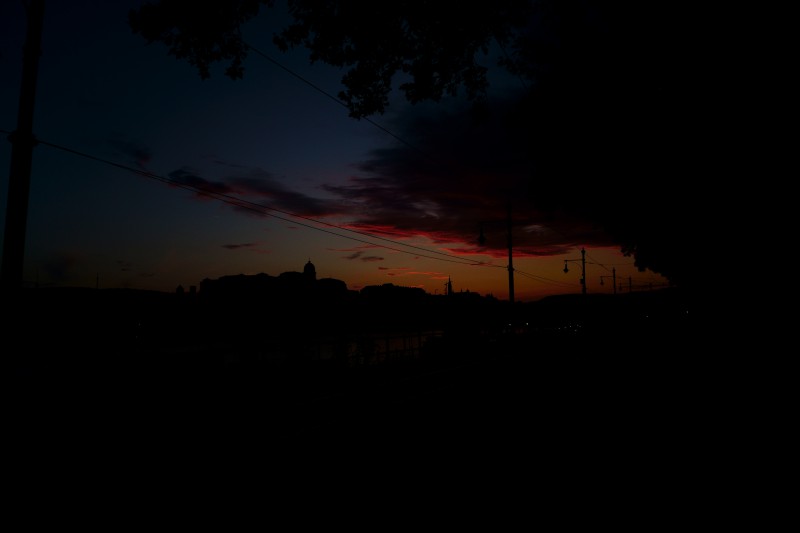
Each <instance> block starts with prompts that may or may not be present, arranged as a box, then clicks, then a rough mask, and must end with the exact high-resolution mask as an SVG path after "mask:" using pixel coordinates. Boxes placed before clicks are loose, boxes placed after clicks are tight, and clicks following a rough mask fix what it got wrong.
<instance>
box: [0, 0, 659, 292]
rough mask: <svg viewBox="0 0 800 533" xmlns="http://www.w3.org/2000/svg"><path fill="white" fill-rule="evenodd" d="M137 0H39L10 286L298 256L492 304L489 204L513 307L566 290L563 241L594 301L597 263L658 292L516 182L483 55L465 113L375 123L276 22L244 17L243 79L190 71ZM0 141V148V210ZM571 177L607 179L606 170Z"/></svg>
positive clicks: (452, 106)
mask: <svg viewBox="0 0 800 533" xmlns="http://www.w3.org/2000/svg"><path fill="white" fill-rule="evenodd" d="M21 4H22V3H21V2H18V3H5V4H4V5H3V7H2V12H0V21H2V22H0V24H2V27H0V35H1V37H0V54H1V55H0V62H2V63H0V70H1V71H2V72H3V76H2V81H0V130H3V131H4V132H5V134H4V135H7V134H8V133H9V132H11V131H13V130H14V129H15V120H16V114H17V104H18V94H19V79H20V72H21V63H22V43H23V40H24V37H25V15H24V10H23V6H22V5H21ZM142 4H143V2H136V1H134V2H113V3H108V4H101V5H97V4H96V3H92V2H79V3H77V4H76V3H71V4H70V5H69V6H67V5H64V4H62V3H59V2H47V3H46V7H45V18H44V28H43V42H42V55H41V58H40V63H39V77H38V85H37V94H36V108H35V115H34V134H35V135H36V137H37V139H38V140H39V141H40V144H39V145H38V146H37V147H36V148H35V149H34V157H33V171H32V177H31V196H30V203H29V216H28V230H27V245H26V260H25V266H24V279H25V283H26V285H28V286H32V285H39V286H84V287H95V286H99V287H101V288H112V287H130V288H138V289H147V290H159V291H166V292H173V291H174V290H175V288H176V287H177V286H178V285H181V286H183V287H185V288H188V287H190V286H199V284H200V283H201V281H202V280H203V279H206V278H212V279H213V278H220V277H223V276H231V275H238V274H246V275H255V274H258V273H262V272H263V273H271V274H275V273H280V272H285V271H291V270H296V268H297V266H296V265H298V264H302V263H304V262H305V261H306V260H307V259H309V258H313V263H314V264H315V266H316V269H317V273H318V275H319V276H320V277H323V278H333V279H339V280H342V281H344V282H345V283H346V285H347V287H348V289H351V290H359V289H361V288H363V287H365V286H370V285H382V284H384V283H393V284H396V285H400V286H406V287H418V288H421V289H422V290H424V291H425V292H427V293H430V294H437V293H438V294H441V293H443V292H444V291H445V287H446V284H447V283H448V281H451V283H452V284H453V286H454V288H455V290H456V291H464V290H469V291H472V292H476V293H479V294H482V295H493V296H495V297H497V298H499V299H506V298H508V277H507V263H508V257H507V255H508V250H507V233H506V229H507V224H508V220H507V218H506V217H507V208H508V205H509V203H510V205H511V222H512V224H511V226H512V228H513V230H512V240H513V246H512V249H513V261H514V268H515V297H516V299H517V300H519V301H530V300H536V299H539V298H541V297H543V296H546V295H549V294H564V293H580V292H581V290H582V287H583V286H582V285H581V283H580V279H581V275H582V273H581V266H580V265H579V264H577V263H576V262H575V260H576V259H578V258H580V257H581V252H580V251H581V249H585V250H586V252H587V256H586V259H587V263H586V287H587V289H588V291H589V292H591V293H609V294H610V293H612V292H613V290H614V283H613V282H612V281H611V279H612V273H613V279H614V280H615V281H616V284H617V286H616V288H617V289H619V290H622V291H625V292H628V291H630V290H631V289H632V290H634V291H637V290H649V289H650V288H652V287H655V288H658V287H662V286H664V285H665V284H666V280H665V279H664V278H663V277H661V276H659V275H656V274H653V273H652V272H649V271H646V272H639V271H638V270H637V269H636V268H635V267H634V266H633V258H632V257H625V256H623V255H622V253H621V252H620V251H619V250H620V245H619V243H618V242H616V241H615V240H614V238H612V237H611V236H609V235H608V234H607V233H606V232H605V231H603V230H602V229H601V228H599V227H597V226H594V225H592V224H591V221H589V220H587V219H579V218H575V217H573V216H571V215H565V216H563V217H555V218H553V217H551V214H548V213H545V212H544V211H542V210H541V209H539V208H538V207H535V206H534V205H533V204H532V203H531V201H530V198H531V197H536V196H538V195H540V194H546V193H547V191H548V189H549V185H548V183H547V182H542V183H539V184H538V185H536V186H532V185H531V184H530V183H529V181H528V180H529V177H530V172H531V170H530V168H529V166H528V165H529V163H530V161H528V160H527V156H525V157H523V154H525V153H526V152H525V147H524V143H523V140H522V138H521V137H519V130H518V129H514V128H512V129H509V128H508V127H507V125H505V124H504V123H503V121H502V120H501V117H503V116H505V115H504V112H505V111H507V110H509V109H510V106H511V105H513V104H514V103H515V102H518V100H519V96H520V92H521V90H523V89H522V87H521V84H520V80H519V79H517V78H515V77H512V76H509V75H507V74H505V73H504V72H503V71H502V70H501V69H499V68H497V67H495V66H494V64H495V62H496V60H497V58H498V57H499V56H500V55H502V51H501V50H499V49H496V48H493V49H491V50H490V53H489V55H488V56H487V58H486V61H485V62H486V65H487V67H489V68H490V80H491V81H492V85H491V87H490V91H489V100H488V102H489V105H490V106H491V107H490V109H491V111H492V112H491V113H490V114H489V115H487V117H488V118H487V119H486V120H484V121H482V122H479V123H476V122H473V121H472V118H474V117H473V114H472V111H471V110H470V108H469V107H468V106H467V105H466V102H465V100H464V99H463V98H460V97H452V98H448V99H446V100H445V101H443V102H441V103H437V104H433V103H422V104H418V105H410V104H408V103H407V102H405V101H403V100H402V99H401V98H399V97H396V96H393V98H392V102H391V106H390V108H389V109H388V112H387V113H386V114H385V115H383V116H376V117H373V118H372V119H371V120H355V119H352V118H350V117H348V114H347V110H346V109H345V108H343V107H342V106H341V105H339V104H338V103H337V102H336V101H335V99H334V98H332V97H331V95H336V94H337V92H338V91H339V89H340V80H339V78H340V77H341V73H342V71H340V70H338V69H335V68H332V67H329V66H327V65H324V64H314V65H309V64H308V58H307V52H306V51H305V50H301V49H298V50H293V51H291V52H289V53H287V54H282V53H280V52H279V51H278V50H276V48H275V47H274V45H273V44H272V43H271V35H272V31H274V30H276V29H277V28H279V27H280V25H281V24H282V23H283V22H284V19H279V20H277V21H273V20H271V18H270V17H268V16H264V17H259V18H258V19H256V20H255V21H253V22H251V23H249V24H248V25H247V26H246V32H245V34H246V35H245V37H246V39H247V40H248V42H250V43H251V44H252V45H253V46H254V47H256V48H257V49H258V50H259V52H264V53H265V54H266V57H265V56H264V55H259V54H256V53H251V54H250V55H249V56H248V58H247V60H246V63H245V68H246V75H245V76H244V77H243V79H241V80H236V81H232V80H230V79H228V78H227V77H225V76H224V75H223V74H222V71H221V67H220V70H212V76H211V77H210V78H209V79H207V80H202V81H201V80H200V79H199V77H198V75H197V72H196V71H195V69H194V68H193V67H192V66H191V65H188V64H187V63H185V62H184V61H180V60H176V59H175V58H174V57H171V56H168V55H167V53H166V52H165V49H164V48H163V46H161V45H160V44H158V43H153V44H149V45H148V44H146V43H145V41H144V40H143V39H142V38H141V36H138V35H135V34H134V33H133V32H132V31H131V28H130V26H129V25H128V19H127V15H128V11H129V10H130V9H131V8H134V7H139V6H141V5H142ZM272 59H274V61H273V60H272ZM276 62H277V63H279V65H278V64H276ZM593 134H597V131H595V132H594V133H593ZM10 152H11V148H10V144H9V143H2V145H0V174H1V175H2V178H0V190H2V199H3V201H2V206H0V209H5V203H6V197H7V189H8V171H7V169H8V166H9V158H10ZM590 155H591V156H592V157H594V156H596V155H597V154H590ZM616 156H617V157H626V156H625V155H624V154H622V155H620V154H617V155H616ZM575 157H576V158H577V159H580V158H582V157H586V156H585V155H581V154H575ZM115 165H117V166H115ZM123 167H124V168H123ZM563 179H565V180H567V181H569V180H571V179H576V180H577V178H575V177H571V176H566V177H564V178H563ZM584 179H585V178H581V180H582V182H583V180H584ZM645 179H646V178H645ZM576 183H577V182H576ZM590 183H592V186H593V187H597V188H601V189H607V190H609V191H613V190H614V189H615V188H617V187H621V186H622V185H621V184H617V183H615V177H614V176H610V175H600V176H597V177H596V178H595V179H593V180H591V182H590ZM532 187H533V190H531V188H532ZM560 187H563V185H561V186H560ZM567 188H568V187H567ZM625 194H628V193H627V192H626V193H625ZM569 201H570V200H569V198H565V199H563V202H569ZM600 208H602V206H599V207H598V209H600ZM638 209H640V208H638V207H637V210H638ZM634 211H635V210H634ZM0 215H2V216H0V220H4V215H5V211H2V212H0ZM632 216H633V215H632ZM481 232H482V233H483V235H484V236H485V237H486V243H485V246H481V245H480V244H479V242H478V237H479V234H481ZM0 238H2V235H0ZM565 265H568V266H569V271H568V272H567V273H565V272H563V270H564V267H565Z"/></svg>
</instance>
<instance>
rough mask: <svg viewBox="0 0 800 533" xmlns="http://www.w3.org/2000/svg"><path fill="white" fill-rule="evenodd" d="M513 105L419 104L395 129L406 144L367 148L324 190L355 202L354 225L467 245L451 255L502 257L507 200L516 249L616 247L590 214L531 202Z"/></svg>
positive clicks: (538, 252)
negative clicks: (511, 120) (347, 174)
mask: <svg viewBox="0 0 800 533" xmlns="http://www.w3.org/2000/svg"><path fill="white" fill-rule="evenodd" d="M512 109H513V107H512V102H511V101H509V102H507V103H503V104H498V105H497V106H496V108H494V110H493V113H490V114H485V115H484V116H483V118H482V119H481V120H476V118H475V115H474V113H473V112H472V108H469V107H466V106H465V107H463V108H451V109H449V110H442V108H441V107H439V108H425V109H423V108H418V109H416V110H415V111H413V112H412V113H407V114H405V115H403V116H402V117H401V120H397V121H396V122H395V124H394V126H393V130H394V131H395V132H396V133H397V134H398V137H400V138H402V139H404V140H406V141H407V144H403V143H397V144H396V145H395V146H394V147H391V148H384V149H379V150H374V151H372V152H371V153H370V157H369V158H368V159H367V160H366V161H363V162H362V163H360V164H359V165H358V166H357V168H358V170H359V174H358V175H356V176H353V177H351V178H350V180H349V182H348V183H346V184H344V185H327V186H325V187H324V188H325V190H326V191H328V192H329V193H332V194H335V195H338V196H340V197H341V198H343V199H344V200H346V201H347V203H348V205H351V206H356V207H355V210H354V211H352V212H351V214H353V215H355V216H356V219H355V220H354V222H353V223H352V224H351V225H350V227H351V228H352V229H355V230H358V231H364V232H367V233H371V234H377V235H383V236H386V237H387V238H392V239H403V238H407V237H414V236H424V237H427V238H428V239H430V240H431V241H432V242H433V243H438V244H444V243H463V245H462V246H457V247H452V246H451V247H448V248H446V251H447V252H449V253H453V254H455V255H475V254H485V255H489V256H491V257H502V256H504V255H505V254H507V223H508V208H509V206H510V208H511V220H512V225H513V231H512V238H513V245H514V248H515V254H516V255H518V256H525V255H530V256H547V255H558V254H562V253H565V252H569V251H571V250H572V249H574V247H576V246H583V245H597V246H608V245H612V244H614V243H613V241H612V239H611V238H610V237H609V236H608V235H607V234H606V233H604V232H603V231H602V230H601V229H600V228H598V227H595V226H594V225H593V224H592V223H591V221H589V220H587V219H583V218H582V217H580V216H576V215H575V214H574V213H570V212H569V211H567V210H561V211H560V212H558V213H555V212H554V211H553V210H552V209H548V207H549V206H548V205H547V204H546V203H545V202H537V201H535V200H536V199H537V198H536V197H537V194H536V193H537V186H536V185H535V183H536V182H535V180H533V179H532V172H533V169H534V165H533V163H532V161H531V157H530V155H529V154H528V153H527V151H526V149H525V143H524V142H523V140H522V139H520V138H519V136H518V132H517V131H516V130H515V129H514V128H512V127H509V124H508V122H507V120H508V118H507V117H508V116H509V113H510V112H511V110H512ZM417 147H423V148H421V149H420V148H417ZM556 215H557V216H556ZM481 228H482V229H483V235H484V237H485V239H486V240H485V244H484V245H483V246H480V245H479V242H478V239H479V235H480V233H481Z"/></svg>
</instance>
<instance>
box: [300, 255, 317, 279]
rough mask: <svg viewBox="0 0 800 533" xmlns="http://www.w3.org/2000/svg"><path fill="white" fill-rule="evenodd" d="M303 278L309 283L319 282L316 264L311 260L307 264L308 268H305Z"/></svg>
mask: <svg viewBox="0 0 800 533" xmlns="http://www.w3.org/2000/svg"><path fill="white" fill-rule="evenodd" d="M303 277H304V278H305V279H306V280H308V281H316V280H317V269H316V268H314V264H313V263H312V262H311V259H309V260H308V263H306V266H305V267H303Z"/></svg>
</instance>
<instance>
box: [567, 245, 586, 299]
mask: <svg viewBox="0 0 800 533" xmlns="http://www.w3.org/2000/svg"><path fill="white" fill-rule="evenodd" d="M570 261H580V262H581V292H582V293H583V294H586V249H585V248H581V258H580V259H564V274H566V273H567V272H569V268H567V263H569V262H570Z"/></svg>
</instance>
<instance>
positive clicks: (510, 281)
mask: <svg viewBox="0 0 800 533" xmlns="http://www.w3.org/2000/svg"><path fill="white" fill-rule="evenodd" d="M492 222H499V221H492ZM483 224H484V223H483V222H481V226H480V231H481V232H480V236H479V237H478V244H480V245H481V246H483V245H484V244H485V243H486V237H484V235H483ZM512 226H513V223H512V221H511V203H509V204H508V213H507V216H506V233H507V235H508V236H507V240H506V242H507V244H508V301H509V302H511V303H512V304H513V303H514V253H513V243H512V241H511V228H512Z"/></svg>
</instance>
